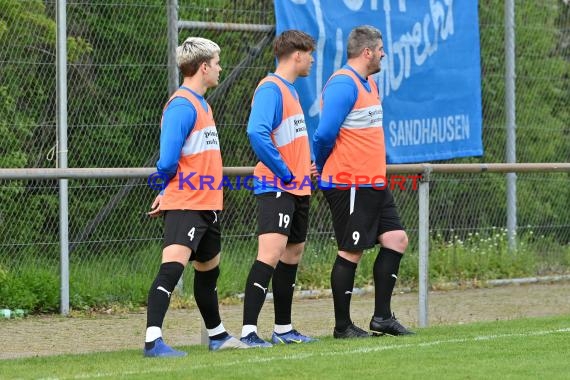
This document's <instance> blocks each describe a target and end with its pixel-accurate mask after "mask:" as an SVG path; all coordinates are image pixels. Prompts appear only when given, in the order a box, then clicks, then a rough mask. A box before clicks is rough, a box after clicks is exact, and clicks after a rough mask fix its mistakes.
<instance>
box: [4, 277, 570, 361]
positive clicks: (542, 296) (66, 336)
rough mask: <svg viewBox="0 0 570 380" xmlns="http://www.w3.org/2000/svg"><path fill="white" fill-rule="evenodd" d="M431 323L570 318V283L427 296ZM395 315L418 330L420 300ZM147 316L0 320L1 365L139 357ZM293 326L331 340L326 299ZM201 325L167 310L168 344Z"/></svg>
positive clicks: (302, 310)
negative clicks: (123, 353) (133, 352)
mask: <svg viewBox="0 0 570 380" xmlns="http://www.w3.org/2000/svg"><path fill="white" fill-rule="evenodd" d="M429 306H430V310H429V323H430V325H440V324H462V323H471V322H476V321H492V320H504V319H516V318H523V317H539V316H554V315H569V316H570V282H562V283H553V284H531V285H514V286H504V287H495V288H483V289H466V290H448V291H433V292H430V294H429ZM242 307H243V305H242V304H241V303H237V304H234V305H222V307H221V313H222V319H223V322H224V325H225V326H226V328H227V329H228V331H230V333H233V334H234V335H239V333H240V331H241V319H242ZM373 309H374V298H373V295H372V294H365V295H361V296H354V297H353V298H352V319H353V320H354V322H355V323H356V324H357V325H359V326H361V327H363V328H366V327H367V326H368V322H369V321H370V317H371V315H372V312H373ZM392 309H393V311H394V312H395V313H396V316H397V317H398V319H399V320H400V321H401V322H402V323H403V324H404V325H407V326H410V327H416V326H417V325H418V295H417V293H403V294H396V295H395V296H394V297H393V299H392ZM145 323H146V313H145V312H144V311H141V312H138V313H125V314H120V315H106V314H97V315H93V316H76V317H60V316H35V317H28V318H25V319H21V320H0V336H1V337H2V340H3V344H2V348H0V359H8V358H19V357H32V356H45V355H58V354H71V353H87V352H99V351H115V350H122V349H142V345H143V341H144V331H145ZM293 323H294V325H295V327H296V328H297V329H298V330H300V331H301V332H303V333H306V334H310V335H314V336H326V335H331V334H332V329H333V326H334V316H333V307H332V299H331V298H328V297H327V298H321V299H296V300H295V301H294V305H293ZM272 327H273V303H272V302H270V301H268V302H266V304H265V305H264V307H263V310H262V312H261V316H260V320H259V332H260V335H261V336H263V337H266V338H269V337H270V335H271V331H272ZM200 331H201V319H200V315H199V313H198V310H197V308H195V307H194V308H191V309H182V310H180V309H179V310H174V309H173V310H170V311H169V312H168V314H167V316H166V320H165V323H164V336H165V339H166V340H167V341H168V343H169V344H172V345H174V346H184V345H192V344H199V343H200V339H201V335H200Z"/></svg>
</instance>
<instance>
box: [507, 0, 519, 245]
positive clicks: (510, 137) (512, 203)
mask: <svg viewBox="0 0 570 380" xmlns="http://www.w3.org/2000/svg"><path fill="white" fill-rule="evenodd" d="M515 77H516V73H515V2H514V0H505V111H506V123H507V125H506V128H507V141H506V157H505V159H506V162H507V163H509V164H510V163H515V162H517V154H516V144H517V142H516V140H517V134H516V108H515V97H516V94H515V86H516V84H515ZM516 231H517V174H516V173H507V235H508V244H509V250H510V251H511V252H512V251H513V250H515V249H516Z"/></svg>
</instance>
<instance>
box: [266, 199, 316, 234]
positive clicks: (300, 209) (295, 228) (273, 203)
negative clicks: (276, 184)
mask: <svg viewBox="0 0 570 380" xmlns="http://www.w3.org/2000/svg"><path fill="white" fill-rule="evenodd" d="M255 197H256V198H257V233H258V234H259V235H263V234H267V233H272V232H276V233H279V234H282V235H286V236H288V237H289V239H288V240H287V243H303V242H304V241H305V240H306V239H307V226H308V224H309V199H310V198H311V196H310V195H293V194H290V193H287V192H285V191H280V192H270V193H263V194H259V195H256V196H255Z"/></svg>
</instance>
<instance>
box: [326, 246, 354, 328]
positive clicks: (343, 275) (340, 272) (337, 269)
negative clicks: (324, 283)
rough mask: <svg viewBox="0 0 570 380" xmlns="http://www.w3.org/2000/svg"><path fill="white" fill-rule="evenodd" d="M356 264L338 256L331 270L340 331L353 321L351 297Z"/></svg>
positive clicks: (334, 302) (337, 322) (336, 326)
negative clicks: (351, 317)
mask: <svg viewBox="0 0 570 380" xmlns="http://www.w3.org/2000/svg"><path fill="white" fill-rule="evenodd" d="M356 266H357V264H356V263H353V262H352V261H349V260H346V259H345V258H342V257H340V256H337V257H336V260H335V262H334V265H333V268H332V271H331V290H332V294H333V304H334V319H335V328H336V329H337V330H338V331H344V330H346V328H347V327H348V326H350V324H351V323H352V320H351V319H350V299H351V296H352V288H353V287H354V275H355V273H356Z"/></svg>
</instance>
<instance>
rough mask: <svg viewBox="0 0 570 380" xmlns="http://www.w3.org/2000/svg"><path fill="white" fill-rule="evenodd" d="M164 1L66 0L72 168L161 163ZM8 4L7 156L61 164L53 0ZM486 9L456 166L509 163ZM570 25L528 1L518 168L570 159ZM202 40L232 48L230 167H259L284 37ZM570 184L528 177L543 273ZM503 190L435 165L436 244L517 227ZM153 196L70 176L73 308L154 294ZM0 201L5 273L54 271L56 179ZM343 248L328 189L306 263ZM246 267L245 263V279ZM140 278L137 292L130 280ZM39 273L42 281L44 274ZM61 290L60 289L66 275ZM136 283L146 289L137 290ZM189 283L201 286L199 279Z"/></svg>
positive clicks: (497, 41) (240, 238)
mask: <svg viewBox="0 0 570 380" xmlns="http://www.w3.org/2000/svg"><path fill="white" fill-rule="evenodd" d="M167 3H168V2H167V1H164V0H121V1H115V0H107V1H78V0H75V1H73V0H72V1H68V2H67V21H68V26H67V33H68V41H67V42H68V97H69V100H68V102H69V105H68V110H69V115H68V133H69V143H68V148H69V153H68V165H69V167H141V166H145V167H148V166H154V165H155V163H156V160H157V152H158V138H159V122H160V116H161V111H162V106H163V104H164V102H165V101H166V100H167V99H168V75H167V71H168V70H167V69H168V68H167V54H168V51H167V46H168V41H167V28H168V26H167V8H166V7H167ZM179 3H180V4H179V9H178V14H179V19H180V20H191V21H205V22H221V23H239V24H259V25H274V22H275V20H274V10H273V1H270V0H243V1H235V0H194V1H192V2H190V1H183V0H180V1H179ZM0 4H1V6H0V131H1V134H2V136H3V139H2V140H1V141H0V151H1V152H2V154H1V155H0V166H1V167H4V168H21V167H26V168H32V167H55V166H56V162H57V159H56V146H55V144H56V137H57V133H56V82H55V78H56V75H55V72H56V66H55V57H56V33H55V31H56V24H55V9H56V2H55V0H45V1H42V0H0ZM479 4H480V5H479V11H480V15H479V16H480V29H481V49H482V50H481V55H482V58H481V62H482V78H483V83H482V91H483V118H484V130H483V140H484V147H485V154H484V156H483V157H481V158H472V159H463V160H457V161H455V162H503V161H504V157H505V154H504V151H505V143H506V142H505V136H506V134H505V111H504V109H505V107H504V104H505V89H504V75H505V53H504V4H503V2H502V1H499V0H484V1H480V2H479ZM569 28H570V5H569V4H568V2H566V1H563V0H547V1H543V2H528V1H523V0H517V1H516V57H517V59H516V75H517V82H516V85H517V94H516V95H517V97H516V99H517V103H516V104H517V119H516V122H517V161H518V162H569V161H570V123H569V121H570V108H569V107H568V104H570V87H569V80H570V79H569V78H570V62H569V61H570V39H569V37H568V36H569V35H570V33H569ZM191 35H198V36H202V37H206V38H210V39H212V40H214V41H216V42H217V43H218V44H219V45H220V47H221V49H222V53H221V64H222V67H223V72H222V77H221V82H220V85H219V86H218V87H217V88H216V89H212V90H210V91H209V92H208V93H207V95H206V97H207V99H208V101H209V102H210V104H211V105H212V108H213V110H214V114H215V117H216V124H217V126H218V131H219V134H220V141H221V146H222V154H223V157H224V164H225V166H253V165H254V164H255V162H256V159H255V156H254V154H253V152H252V150H251V149H250V147H249V144H248V141H247V137H246V134H245V126H246V123H247V118H248V112H249V104H250V102H251V96H252V94H253V91H254V89H255V87H256V85H257V83H258V81H259V80H260V79H261V78H262V77H263V76H265V74H266V73H267V72H270V71H272V70H273V68H274V59H273V55H272V51H271V50H272V49H271V42H272V38H273V36H274V35H273V32H265V31H224V30H211V29H181V30H180V31H179V35H178V41H177V42H178V43H180V42H181V41H183V40H184V39H185V38H186V37H188V36H191ZM568 179H569V177H568V174H567V173H565V174H524V175H518V181H517V183H518V225H519V226H520V227H519V230H518V232H519V236H520V237H521V239H523V237H524V242H527V243H532V242H533V241H536V240H537V239H539V238H541V237H544V238H543V240H541V242H543V243H541V244H539V245H535V246H536V247H539V248H536V254H537V255H546V256H549V257H550V258H551V260H550V261H551V262H552V263H553V264H552V266H550V267H548V268H541V271H543V272H544V273H547V272H548V271H549V270H550V271H552V270H556V268H557V265H560V264H561V262H560V261H561V260H564V257H565V256H564V255H567V253H565V252H567V251H568V246H569V241H570V212H569V211H568V206H569V205H570V186H568V183H569V181H568ZM505 186H506V185H505V177H504V175H491V174H484V175H473V174H449V175H448V174H445V175H444V174H439V175H434V176H433V178H432V183H431V194H430V197H431V200H430V212H431V220H430V228H431V230H432V235H433V238H434V239H435V240H437V239H441V241H442V242H446V243H449V242H456V241H464V240H465V239H468V238H469V237H470V236H475V235H480V236H486V237H487V238H491V237H492V236H494V235H497V234H501V233H502V232H501V231H502V228H503V227H504V226H505V224H506V206H505V197H506V195H505ZM394 194H395V198H396V202H397V204H398V206H399V209H400V212H401V214H402V219H403V221H404V223H405V225H406V227H407V230H408V233H409V236H410V249H409V250H410V252H412V253H413V252H415V251H417V228H418V200H417V193H416V192H415V191H412V190H410V186H407V189H406V191H400V190H398V189H396V190H395V191H394ZM155 195H156V194H155V193H154V192H153V191H152V190H150V189H149V188H148V187H147V185H146V180H145V179H136V180H126V179H125V180H102V179H92V180H72V181H70V184H69V200H70V209H69V211H70V229H69V236H70V253H71V302H72V305H73V306H74V307H82V306H89V305H92V304H94V303H95V304H101V303H112V302H115V301H125V302H129V300H131V301H132V300H133V299H136V300H142V302H144V297H145V296H146V289H147V287H148V285H149V284H150V280H151V278H152V276H153V275H154V273H155V271H156V268H157V264H158V263H159V261H160V249H161V240H162V224H161V222H160V221H159V220H148V219H146V218H144V217H143V216H142V214H143V212H145V211H146V210H147V209H148V208H149V206H150V204H151V202H152V200H153V199H154V197H155ZM225 196H226V198H225V204H226V211H225V212H224V214H223V227H224V230H223V250H224V259H223V260H224V261H223V265H226V266H227V267H229V268H234V269H235V268H237V267H238V266H239V267H240V268H242V267H248V265H249V264H250V263H251V262H253V260H254V257H255V250H256V244H255V242H256V238H255V231H256V221H255V203H254V200H253V197H252V196H251V194H250V193H249V192H248V191H246V190H240V191H227V192H226V195H225ZM0 202H1V205H2V206H1V210H0V225H1V229H0V252H1V253H0V281H1V280H2V278H3V277H2V276H3V273H4V274H6V273H13V274H18V273H20V272H19V271H20V269H21V268H25V267H27V266H29V265H37V266H38V267H42V268H46V270H47V271H48V272H49V273H52V274H53V275H55V276H57V273H58V263H59V243H58V238H59V237H58V229H59V219H58V218H59V216H58V215H59V214H58V213H59V211H58V185H57V181H55V180H54V181H39V180H37V181H32V180H30V181H15V180H10V181H8V180H7V181H2V182H0ZM435 246H436V247H437V245H435ZM432 252H433V251H432ZM432 254H435V253H432ZM334 255H335V244H334V241H333V233H332V226H331V222H330V213H329V210H328V207H327V205H326V202H325V201H324V198H323V197H322V193H321V192H316V194H315V196H314V197H313V200H312V205H311V220H310V226H309V236H308V245H307V249H306V254H305V257H304V259H303V260H304V261H303V262H304V264H303V265H307V266H308V265H312V264H315V263H316V264H319V263H322V265H323V267H326V268H327V270H328V267H329V265H330V264H331V263H332V260H334ZM244 263H245V264H244ZM236 270H237V269H236ZM97 273H113V277H114V281H113V283H112V287H110V288H109V289H108V290H107V291H105V292H104V293H105V294H106V296H105V297H106V298H105V299H103V300H102V299H100V298H98V299H95V298H94V296H93V295H92V293H93V292H92V291H90V289H91V288H93V287H102V286H104V285H102V284H99V283H98V277H97V276H96V275H97ZM139 275H140V276H139ZM46 276H47V275H46ZM245 276H246V273H245V272H244V274H243V276H242V279H243V280H245ZM301 276H302V275H301ZM304 280H305V278H303V277H301V278H300V281H301V282H303V281H304ZM137 281H138V282H140V284H141V286H140V287H136V286H135V287H133V286H132V284H133V283H136V282H137ZM307 281H308V280H307ZM37 282H38V285H37V286H38V289H40V286H41V282H42V279H41V276H40V277H39V279H38V281H37ZM186 283H188V284H191V281H187V282H186ZM51 284H52V285H53V286H56V289H57V286H58V285H57V282H55V283H53V282H51ZM232 286H233V288H234V289H235V292H236V293H237V292H241V291H242V287H243V284H242V283H239V282H236V283H235V284H233V285H232ZM322 286H328V284H326V283H324V284H322ZM133 289H138V290H137V291H138V292H139V293H140V294H132V292H133ZM185 289H187V290H186V291H188V292H191V286H188V287H185ZM26 291H28V290H26ZM30 292H32V293H30V294H34V293H33V290H30ZM0 295H1V294H0ZM30 297H32V296H30ZM56 303H57V302H56ZM0 306H2V299H1V297H0Z"/></svg>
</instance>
